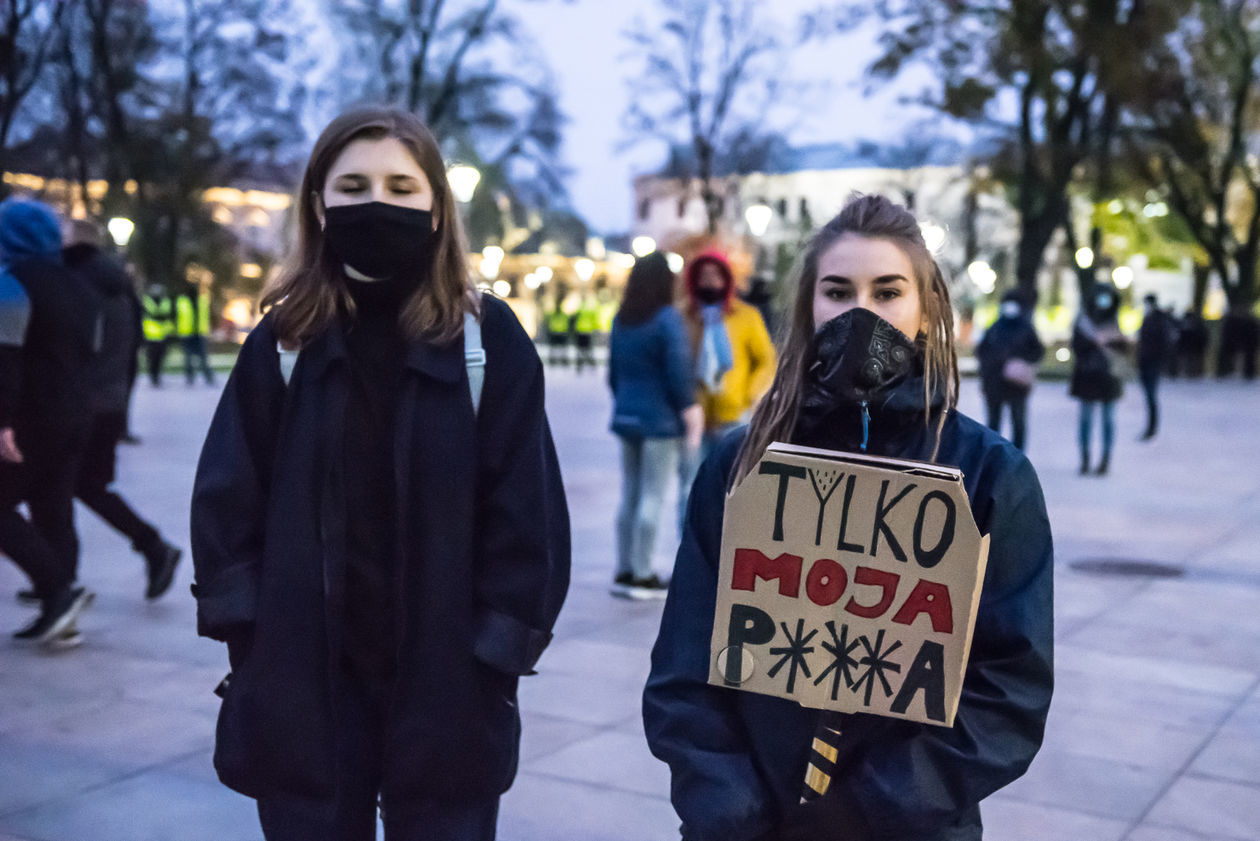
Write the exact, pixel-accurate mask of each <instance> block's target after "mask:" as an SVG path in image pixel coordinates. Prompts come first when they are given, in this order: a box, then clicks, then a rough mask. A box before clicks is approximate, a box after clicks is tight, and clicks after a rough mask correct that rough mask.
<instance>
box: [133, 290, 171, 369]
mask: <svg viewBox="0 0 1260 841" xmlns="http://www.w3.org/2000/svg"><path fill="white" fill-rule="evenodd" d="M140 305H141V308H142V310H143V318H142V320H141V322H140V324H141V327H142V329H143V333H144V359H145V362H146V364H147V366H148V369H149V382H151V383H152V384H153V387H154V388H161V387H162V366H163V365H165V364H166V350H167V348H168V347H169V346H170V341H171V334H172V333H174V332H175V305H174V304H173V303H172V302H171V297H170V296H169V295H167V294H166V288H165V287H164V286H161V285H159V284H156V283H154V284H151V285H150V286H149V288H148V289H147V290H146V291H145V293H144V297H143V298H141V300H140Z"/></svg>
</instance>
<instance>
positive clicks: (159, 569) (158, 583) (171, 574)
mask: <svg viewBox="0 0 1260 841" xmlns="http://www.w3.org/2000/svg"><path fill="white" fill-rule="evenodd" d="M183 554H184V553H183V551H182V550H180V548H179V547H178V546H172V545H171V544H169V543H167V542H166V541H165V540H162V539H161V538H158V540H157V541H156V542H155V543H154V544H153V545H152V546H150V547H149V548H148V549H147V550H145V552H144V560H145V563H146V564H147V565H148V568H149V585H148V587H146V588H145V591H144V597H145V598H146V599H149V600H150V601H152V600H153V599H157V598H160V597H161V596H162V595H163V594H164V593H165V592H166V591H167V590H169V589H171V582H172V581H174V580H175V567H177V566H178V565H179V559H180V556H181V555H183Z"/></svg>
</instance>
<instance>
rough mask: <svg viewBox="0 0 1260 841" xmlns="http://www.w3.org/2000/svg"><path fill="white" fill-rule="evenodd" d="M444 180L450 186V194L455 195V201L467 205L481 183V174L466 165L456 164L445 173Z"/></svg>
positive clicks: (474, 168)
mask: <svg viewBox="0 0 1260 841" xmlns="http://www.w3.org/2000/svg"><path fill="white" fill-rule="evenodd" d="M446 180H447V181H449V182H450V184H451V192H452V193H454V194H455V201H457V202H459V203H460V204H467V203H468V202H470V201H472V197H473V192H474V191H475V190H476V189H477V184H478V183H479V182H480V181H481V173H480V172H478V171H477V168H476V167H472V166H469V165H468V164H456V165H455V166H453V167H451V168H450V169H448V170H447V171H446Z"/></svg>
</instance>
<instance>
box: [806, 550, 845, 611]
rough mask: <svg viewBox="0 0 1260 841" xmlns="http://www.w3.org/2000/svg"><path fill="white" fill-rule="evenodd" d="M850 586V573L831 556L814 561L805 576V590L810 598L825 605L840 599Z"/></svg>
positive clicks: (818, 603)
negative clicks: (845, 589)
mask: <svg viewBox="0 0 1260 841" xmlns="http://www.w3.org/2000/svg"><path fill="white" fill-rule="evenodd" d="M848 586H849V574H848V573H847V572H845V571H844V567H842V566H840V564H838V563H836V562H835V561H833V560H831V559H830V558H819V559H818V560H816V561H814V565H813V566H812V567H810V568H809V575H808V576H806V578H805V592H806V593H807V594H808V595H809V600H810V601H811V602H813V603H814V604H816V605H821V606H823V607H826V606H827V605H829V604H835V603H836V602H837V601H839V600H840V597H841V596H843V595H844V588H845V587H848Z"/></svg>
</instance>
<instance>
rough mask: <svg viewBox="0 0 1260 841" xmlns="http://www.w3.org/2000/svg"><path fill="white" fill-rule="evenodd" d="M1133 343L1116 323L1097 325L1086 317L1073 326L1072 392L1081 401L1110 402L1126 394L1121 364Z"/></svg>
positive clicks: (1069, 389) (1070, 389)
mask: <svg viewBox="0 0 1260 841" xmlns="http://www.w3.org/2000/svg"><path fill="white" fill-rule="evenodd" d="M1128 348H1129V340H1128V339H1126V338H1125V337H1124V336H1123V334H1121V333H1120V330H1119V328H1118V327H1116V325H1115V322H1114V321H1112V322H1109V323H1108V322H1104V326H1098V325H1095V324H1094V322H1092V321H1090V320H1089V319H1088V318H1087V317H1085V316H1084V315H1082V316H1080V317H1078V318H1077V319H1076V323H1075V324H1074V325H1072V359H1073V360H1074V361H1073V365H1072V380H1071V383H1070V384H1069V386H1068V393H1069V394H1071V395H1072V396H1073V397H1075V398H1077V399H1078V400H1089V401H1101V402H1103V403H1110V402H1111V401H1113V400H1119V399H1120V396H1121V395H1122V394H1124V379H1123V377H1122V373H1123V372H1122V371H1121V365H1122V364H1123V360H1124V354H1125V353H1126V352H1127V350H1128Z"/></svg>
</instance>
